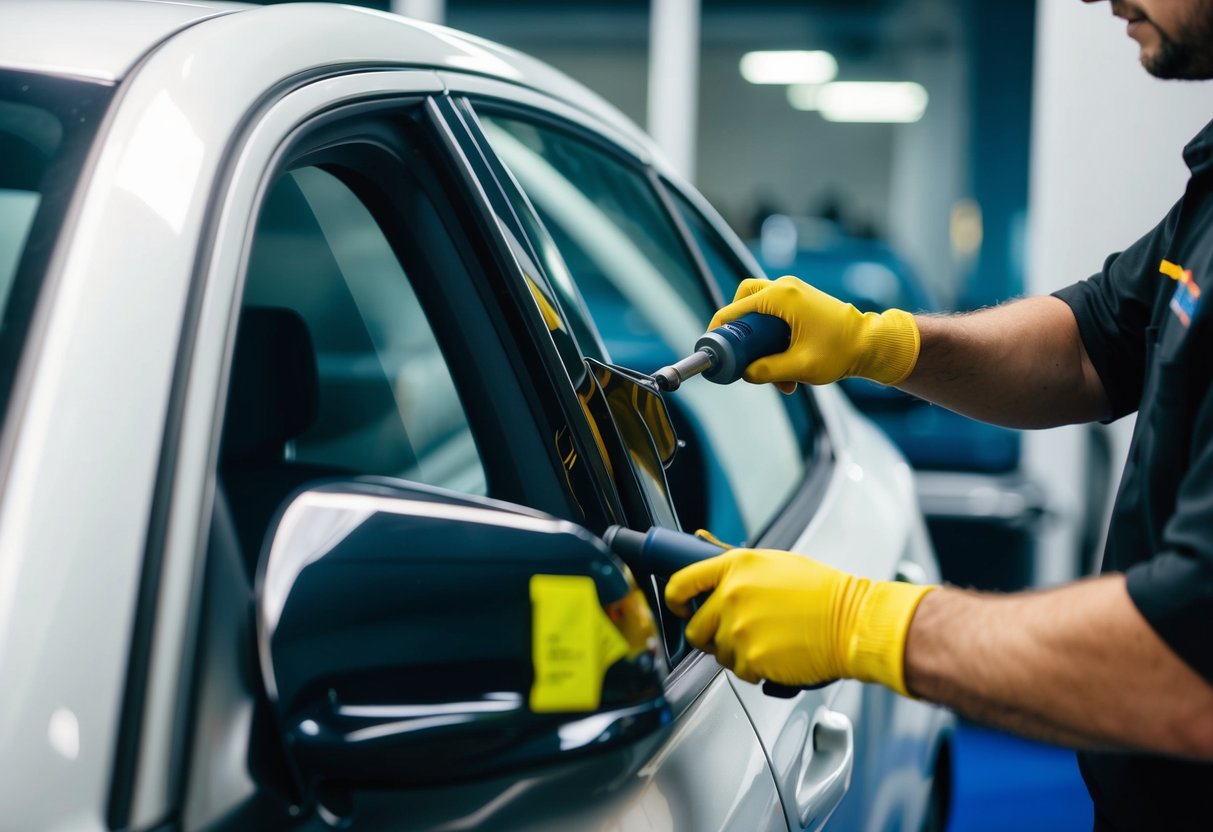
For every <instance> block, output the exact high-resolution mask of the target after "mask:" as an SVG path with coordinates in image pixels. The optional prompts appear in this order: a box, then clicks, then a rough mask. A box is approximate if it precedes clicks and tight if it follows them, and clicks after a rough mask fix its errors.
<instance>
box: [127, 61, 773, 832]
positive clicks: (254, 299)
mask: <svg viewBox="0 0 1213 832" xmlns="http://www.w3.org/2000/svg"><path fill="white" fill-rule="evenodd" d="M434 81H435V79H434V75H433V74H432V73H426V72H404V71H402V72H382V71H380V72H374V73H367V74H359V73H350V74H346V75H341V76H334V77H330V78H327V79H325V80H324V81H323V82H319V83H315V84H302V85H301V86H299V87H298V88H296V89H294V90H293V91H290V92H287V93H279V94H278V96H279V97H277V98H276V99H274V100H273V101H272V103H271V104H267V103H266V102H265V101H261V102H259V107H258V109H257V110H256V113H255V115H254V116H252V119H253V121H252V122H251V123H247V124H245V125H243V127H244V128H245V129H246V130H247V132H241V133H240V134H239V135H233V136H232V137H231V138H230V140H231V142H232V144H233V146H234V148H235V149H234V150H233V151H232V154H231V156H230V158H229V159H228V162H227V164H226V165H225V166H224V168H223V171H222V173H221V174H219V175H217V176H216V180H215V187H216V189H217V191H216V192H217V196H216V198H215V200H214V201H213V203H212V204H211V211H212V212H213V214H212V224H211V225H210V226H209V228H208V230H207V234H208V237H207V239H206V240H205V241H204V244H203V245H202V250H204V251H205V252H206V255H205V258H204V263H205V269H206V271H205V275H206V279H205V283H204V285H203V287H202V288H201V289H200V293H199V294H198V296H197V301H196V305H195V306H194V307H193V310H192V314H193V315H194V316H195V317H193V318H192V320H191V322H190V325H189V326H188V327H187V332H190V333H193V334H194V339H193V341H192V343H191V348H190V350H189V351H188V353H187V355H188V361H189V363H188V372H187V373H185V376H186V378H187V379H188V381H187V382H186V384H187V390H186V391H185V392H184V393H183V394H182V395H183V396H184V403H183V404H182V409H183V411H184V412H185V413H186V414H188V415H189V416H190V418H186V419H184V420H183V421H182V423H181V429H180V435H179V436H178V437H177V441H178V442H179V443H180V445H181V446H182V447H183V448H186V449H188V452H186V451H181V452H179V453H180V456H181V457H182V458H185V459H187V460H189V461H191V462H193V466H192V467H191V468H190V471H189V473H187V472H186V471H185V470H184V469H183V470H182V471H181V472H180V473H179V475H178V476H179V477H188V476H194V477H198V479H197V480H196V481H193V482H192V483H191V486H190V487H189V488H188V489H184V490H183V492H184V494H185V495H186V496H193V497H194V498H195V499H197V498H198V497H199V496H201V498H203V499H207V500H209V501H210V502H211V503H212V504H213V510H212V511H211V512H210V517H209V521H208V529H207V534H206V538H205V539H206V540H207V541H208V542H207V550H206V558H205V562H204V564H203V565H202V566H201V572H200V573H199V574H200V577H201V578H202V580H201V581H200V587H201V588H203V589H200V591H198V592H197V594H196V596H195V603H196V604H197V605H198V608H197V615H198V619H197V621H198V623H197V625H196V627H195V628H192V629H190V630H189V633H190V634H192V635H193V636H194V637H196V638H197V659H196V665H194V666H193V667H191V668H189V674H188V675H187V677H186V689H185V693H184V694H183V697H182V699H181V701H180V702H179V703H178V704H177V705H176V706H175V707H176V708H179V709H181V711H180V712H181V713H183V714H187V715H188V717H187V718H186V719H185V720H184V721H183V723H182V727H181V728H179V729H178V732H179V733H178V736H179V737H180V740H179V742H178V743H176V744H174V745H173V746H172V747H173V748H176V749H178V751H177V753H179V754H180V755H181V756H180V757H179V758H178V759H177V761H176V762H175V763H174V766H175V768H174V769H173V770H174V771H177V772H181V773H182V774H181V779H180V780H179V781H177V782H178V783H179V789H180V796H179V800H180V809H179V811H180V816H181V818H182V826H183V827H184V828H187V829H248V828H256V829H271V828H286V827H303V828H310V827H313V826H315V827H317V828H319V827H321V826H324V825H325V824H327V823H332V822H338V821H339V822H340V823H342V824H344V825H348V826H350V828H355V829H379V828H384V829H386V828H391V829H401V828H416V829H428V828H435V829H437V828H475V827H485V828H493V829H509V828H519V829H522V828H525V829H570V828H618V829H637V830H646V829H667V828H676V827H678V826H680V825H686V824H688V823H690V824H691V826H693V828H696V829H737V830H741V829H745V830H750V829H783V828H784V826H785V825H784V821H783V815H782V810H781V807H780V803H779V799H778V795H777V793H776V790H775V787H774V782H773V778H772V777H771V774H770V770H769V768H768V765H767V762H766V758H765V756H764V754H763V752H762V748H761V745H760V744H759V742H758V740H757V737H756V735H755V734H754V731H753V727H752V725H751V724H750V721H749V719H748V718H747V717H746V715H745V712H744V710H743V709H742V707H741V705H740V702H739V700H738V699H737V697H736V694H735V693H734V692H733V690H732V689H731V688H730V686H729V684H728V682H727V680H726V679H725V678H724V677H723V676H721V675H719V674H717V673H716V672H715V668H714V667H713V666H712V665H711V663H710V662H705V661H697V662H690V663H686V664H684V665H683V666H681V667H680V668H679V669H678V670H677V671H676V672H675V673H673V674H671V676H670V678H669V680H668V681H667V685H666V698H667V699H668V700H669V702H670V705H671V707H672V713H673V715H674V719H673V722H672V724H670V725H669V726H668V728H667V729H666V730H664V731H662V732H660V733H658V734H656V735H654V736H652V737H651V738H650V739H649V740H647V741H645V742H642V743H639V744H637V745H634V746H629V747H626V748H623V749H620V750H616V751H613V752H610V753H602V754H598V755H594V756H585V757H581V758H578V759H576V760H575V761H571V762H570V763H568V764H566V765H556V766H548V767H546V768H542V769H536V770H521V771H518V772H517V773H511V774H510V775H508V776H498V777H494V778H492V779H487V780H480V781H475V782H469V783H451V784H449V785H447V784H443V785H438V786H427V787H426V788H423V789H421V788H418V789H410V790H396V789H391V788H388V789H380V790H374V791H359V792H356V793H353V794H340V795H337V794H334V793H332V792H331V791H330V792H326V793H325V794H316V793H312V790H311V789H310V788H309V787H308V786H307V785H306V784H300V783H298V782H297V781H296V779H295V777H294V775H293V773H292V768H291V764H290V760H289V755H288V754H286V753H285V751H284V749H283V747H282V742H281V738H280V737H279V735H278V734H277V731H276V727H275V724H274V718H273V712H272V707H271V706H272V703H271V702H269V701H268V700H267V693H266V690H265V687H264V682H263V680H262V671H261V668H260V667H259V666H258V654H257V651H256V649H254V645H253V635H254V634H253V633H252V631H251V628H250V623H249V618H248V615H247V610H248V608H249V606H250V605H251V604H254V603H255V601H256V599H255V597H254V582H255V580H256V574H257V569H258V562H259V561H260V560H261V558H262V557H264V552H265V547H266V535H267V533H268V532H269V531H270V529H271V528H272V526H273V523H274V519H275V517H276V514H277V510H278V507H279V506H280V505H281V504H282V501H283V500H284V499H286V498H287V497H289V495H290V494H291V493H293V492H294V491H295V490H296V489H298V488H300V487H302V486H305V485H307V484H308V483H311V482H316V481H318V480H323V479H332V478H337V479H341V478H349V477H355V476H366V475H375V476H379V477H389V478H392V479H393V480H394V481H412V482H418V483H426V484H430V485H437V486H441V487H443V488H445V489H451V490H455V491H462V492H464V493H468V494H471V495H487V496H488V497H491V498H494V499H497V500H504V501H509V502H510V503H514V504H517V505H520V506H526V507H528V508H533V509H540V510H542V511H545V512H547V513H549V514H551V515H554V516H556V517H563V518H566V519H568V520H571V521H573V522H576V523H578V524H579V525H582V526H584V527H586V528H588V529H590V530H591V531H595V532H601V531H602V530H604V529H605V527H606V525H607V524H608V523H611V522H620V521H622V520H624V519H628V518H630V519H631V521H632V522H633V523H636V524H639V525H645V524H647V523H649V522H653V520H654V519H661V517H662V516H664V515H662V514H661V512H660V511H659V510H657V502H658V500H659V498H660V496H661V495H660V492H652V493H646V495H642V496H645V499H644V500H643V501H637V499H635V495H634V494H633V495H632V498H630V499H629V498H628V495H627V494H621V493H617V491H616V483H617V481H618V479H619V477H618V475H619V474H622V470H621V467H622V465H624V464H626V460H622V459H616V460H613V461H612V460H608V459H604V458H603V456H602V452H601V447H602V445H601V443H600V442H599V441H598V437H597V436H596V434H595V429H594V426H592V425H591V424H590V422H589V419H588V417H587V412H586V408H585V407H584V406H583V405H584V403H583V402H582V401H581V400H580V399H579V398H578V395H577V390H576V388H575V385H574V383H573V380H572V379H570V376H569V373H568V370H567V367H568V366H570V364H568V363H566V362H569V361H572V360H573V357H572V356H569V355H567V354H564V355H562V351H565V352H567V350H568V348H569V346H570V344H571V342H567V341H565V340H563V339H561V338H560V337H559V335H560V333H561V332H562V331H566V330H567V329H568V328H569V327H570V326H571V325H569V324H566V323H564V322H563V321H560V320H557V319H555V318H553V315H557V316H558V315H559V310H558V309H556V308H555V307H554V306H553V304H552V303H551V301H549V300H548V294H549V292H550V291H551V290H550V288H549V287H547V286H545V285H541V282H542V281H539V280H537V279H536V278H538V277H539V275H537V274H529V273H527V272H526V270H525V268H524V265H525V264H520V261H519V260H518V259H517V254H518V252H517V249H516V246H515V243H516V240H511V239H510V236H511V235H510V234H509V230H508V226H506V225H504V224H503V222H502V219H501V218H500V217H499V216H496V215H495V214H494V213H493V206H492V205H491V204H489V203H488V202H487V201H486V200H484V199H483V194H484V186H483V183H480V182H479V181H477V180H476V179H475V177H474V175H471V174H470V168H469V166H468V165H467V164H466V160H463V159H460V158H459V156H458V152H459V148H458V147H457V146H456V145H454V144H452V143H451V142H449V141H448V138H449V135H450V126H449V125H448V124H447V123H446V121H445V119H444V117H443V115H442V113H441V112H440V106H439V102H438V100H437V99H435V98H434V97H432V94H433V93H434V92H437V88H436V85H435V83H434ZM581 361H582V358H581V356H580V355H579V356H577V357H576V364H575V366H578V367H582V368H583V372H584V365H583V364H582V363H581ZM224 380H226V382H225V381H224ZM216 393H219V395H216ZM208 402H209V405H208ZM208 407H209V408H210V411H211V412H213V413H214V414H215V416H216V419H215V422H214V423H213V424H219V425H222V430H221V432H219V433H216V432H215V430H216V429H215V427H213V426H211V425H208V424H207V422H206V420H205V419H202V418H199V417H200V416H201V415H202V414H204V413H206V412H207V410H208ZM598 427H599V429H601V428H602V427H604V426H603V425H599V426H598ZM208 448H209V450H208ZM207 459H210V460H211V463H210V464H209V466H208V465H205V464H203V465H201V466H199V465H198V462H199V461H200V460H202V461H205V460H207ZM612 465H613V466H614V468H613V470H612V469H611V466H612ZM650 507H652V508H653V509H654V511H655V514H653V515H652V516H651V517H649V518H648V519H647V520H643V521H642V520H641V518H640V513H641V512H642V510H647V509H648V508H650ZM468 580H469V581H474V580H476V576H475V575H474V574H469V575H468ZM441 637H442V634H441V633H435V634H434V638H436V639H440V638H441ZM484 637H485V638H486V639H491V638H493V633H485V634H484ZM187 664H188V663H187ZM133 779H134V784H133V788H132V792H133V796H134V798H135V799H136V801H137V800H138V797H139V793H140V791H141V789H147V788H150V787H151V786H150V785H147V784H152V785H154V784H156V783H157V782H158V781H159V780H160V779H161V778H159V777H158V775H157V773H156V772H154V771H147V770H144V769H143V768H140V769H138V770H137V771H136V772H135V775H134V778H133ZM688 819H689V820H688Z"/></svg>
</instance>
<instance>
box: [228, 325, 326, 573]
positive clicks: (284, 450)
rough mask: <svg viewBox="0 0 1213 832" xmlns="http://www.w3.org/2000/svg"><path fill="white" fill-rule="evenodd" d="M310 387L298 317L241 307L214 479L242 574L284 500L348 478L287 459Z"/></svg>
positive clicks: (309, 407) (311, 368) (308, 345)
mask: <svg viewBox="0 0 1213 832" xmlns="http://www.w3.org/2000/svg"><path fill="white" fill-rule="evenodd" d="M318 386H319V384H318V378H317V371H316V354H315V351H314V350H313V348H312V339H311V335H310V334H309V333H308V329H307V325H306V324H305V323H304V322H303V319H302V318H301V317H300V316H299V314H298V313H296V312H295V311H294V310H291V309H285V308H281V307H257V306H253V307H245V308H244V309H243V310H242V311H241V313H240V326H239V329H238V330H237V332H236V348H235V353H234V356H233V359H232V373H231V382H230V383H229V386H228V398H227V411H226V415H225V417H224V422H223V436H222V440H221V445H220V452H219V478H220V483H221V485H222V487H223V490H224V491H225V493H226V495H227V499H228V502H229V504H230V506H231V513H232V519H233V521H234V523H235V527H236V534H237V537H238V538H239V541H240V545H241V548H242V550H243V552H244V557H245V561H246V564H247V566H248V568H249V574H250V575H251V574H252V571H253V570H254V568H255V566H256V562H257V558H258V557H259V556H260V553H261V548H262V545H263V543H264V541H265V537H266V533H267V531H268V529H269V525H270V521H271V520H272V519H273V518H274V516H275V515H276V513H277V511H278V509H279V508H280V507H281V505H282V503H283V502H284V501H285V500H286V498H287V497H288V496H289V495H290V494H291V493H292V492H294V491H295V490H296V489H298V488H299V487H300V486H302V485H304V484H305V483H308V482H310V481H312V480H316V479H324V478H328V477H333V476H340V475H342V474H347V475H348V473H349V472H348V471H345V470H343V469H340V468H336V467H333V466H329V465H318V464H315V463H304V462H299V461H296V460H292V459H291V458H290V454H289V452H288V451H289V443H290V442H291V440H293V439H294V438H295V437H297V436H299V435H300V434H302V433H303V432H304V431H306V430H307V429H308V427H310V426H311V424H312V423H313V422H314V421H315V419H316V413H317V409H318V393H317V391H318Z"/></svg>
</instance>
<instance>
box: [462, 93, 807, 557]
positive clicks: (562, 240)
mask: <svg viewBox="0 0 1213 832" xmlns="http://www.w3.org/2000/svg"><path fill="white" fill-rule="evenodd" d="M484 125H485V130H486V131H487V133H488V136H489V140H490V142H491V143H492V144H493V147H494V149H495V150H496V151H497V152H498V153H499V154H500V156H501V157H502V159H503V160H504V161H505V163H506V165H507V166H508V167H509V168H510V170H511V172H512V173H513V174H514V176H515V177H516V178H517V180H518V182H519V184H520V185H521V187H522V189H523V190H524V191H525V192H526V194H527V196H528V197H529V200H530V202H531V204H532V205H533V206H534V208H535V210H536V212H537V213H538V214H539V217H540V219H541V220H542V222H543V225H544V227H545V228H546V230H547V233H548V234H549V235H550V237H551V239H552V240H553V241H554V242H555V245H556V248H557V249H558V251H559V253H560V255H561V257H562V259H563V261H564V263H565V264H566V265H567V268H568V271H569V273H570V274H571V275H572V277H573V279H574V280H575V281H576V283H577V286H578V287H579V288H580V290H581V294H582V296H583V297H584V299H585V303H586V305H587V306H588V308H589V312H590V315H591V317H592V318H593V320H594V322H595V324H596V325H597V327H598V329H599V331H600V333H601V335H602V338H603V341H604V342H605V344H606V347H607V349H608V351H609V353H610V357H611V360H612V361H614V362H616V363H618V364H622V365H624V366H627V367H630V368H632V369H636V370H639V371H641V372H646V373H650V372H652V371H653V370H655V369H657V368H658V367H660V366H662V365H663V364H668V363H670V362H671V361H674V360H676V359H677V358H679V357H681V356H683V355H684V354H686V353H687V352H689V351H690V350H691V349H692V348H693V347H694V343H695V341H696V340H697V338H698V337H699V336H700V335H701V334H702V333H703V331H704V327H705V326H706V325H707V322H708V321H709V320H710V318H711V316H712V313H713V311H714V310H715V304H714V303H713V301H712V298H711V295H710V294H709V292H708V290H707V287H706V286H704V284H703V283H702V280H701V278H700V276H699V272H698V270H697V268H696V266H695V263H694V261H693V260H692V258H691V256H690V254H689V252H688V251H687V249H686V248H685V246H684V245H683V243H682V239H681V236H680V235H679V232H678V229H677V227H676V226H675V224H674V222H673V220H672V218H671V217H670V216H669V215H668V214H667V213H666V211H665V209H664V207H663V204H662V202H661V201H660V199H659V198H658V196H657V193H656V192H655V191H654V189H653V188H652V186H651V184H650V182H649V180H648V179H647V178H646V177H645V176H644V174H643V173H642V172H641V171H640V170H639V169H637V168H634V167H632V166H630V165H628V164H625V163H623V162H621V161H619V160H618V159H616V158H615V157H614V156H613V155H611V154H609V153H607V152H605V151H603V150H600V149H599V148H597V147H596V146H594V145H591V144H590V143H588V142H584V141H581V140H579V139H577V138H575V137H573V136H572V135H570V134H568V133H565V132H563V131H560V130H557V129H553V128H550V127H547V126H543V125H538V124H534V123H530V122H526V121H522V120H518V119H515V118H508V117H502V116H489V117H487V118H485V119H484ZM541 244H542V243H541ZM667 398H668V401H669V402H670V406H671V415H672V416H673V417H674V418H675V420H676V423H677V427H678V429H679V433H680V435H682V437H683V438H684V439H685V440H686V441H687V448H685V449H684V450H683V451H682V452H680V455H679V459H677V460H676V461H675V464H674V466H673V467H672V468H671V469H670V471H669V477H670V481H671V482H670V485H671V489H672V490H673V492H674V495H675V498H676V502H677V507H678V511H679V518H680V520H681V522H682V525H683V526H684V527H688V528H694V527H696V526H706V527H708V528H710V529H711V530H712V531H713V532H715V533H716V534H718V535H719V536H721V537H722V538H725V539H728V540H742V539H746V538H750V537H752V536H754V535H756V534H757V533H758V532H760V531H761V530H762V528H763V527H765V525H766V524H767V523H768V522H769V521H770V520H771V518H772V517H773V516H774V515H775V514H776V513H777V512H778V511H779V509H780V508H781V507H782V505H783V503H784V502H785V500H786V498H787V497H788V495H789V494H790V493H791V491H792V490H793V489H794V488H795V487H796V485H797V484H798V483H799V482H800V480H801V479H802V477H803V474H804V460H803V455H802V454H801V453H800V451H799V447H800V446H799V442H798V440H797V437H796V433H795V431H794V430H793V427H792V424H791V422H790V421H789V419H788V415H787V412H786V411H785V410H784V407H783V403H782V402H781V401H780V394H779V393H778V392H776V391H775V390H774V389H773V388H767V387H752V386H750V385H746V384H736V385H733V386H732V387H730V388H724V387H719V386H717V385H713V384H711V383H709V382H705V381H701V380H700V381H694V382H692V383H690V384H687V385H686V386H685V387H683V388H682V389H681V390H680V391H679V392H677V393H675V394H673V395H672V396H669V397H667Z"/></svg>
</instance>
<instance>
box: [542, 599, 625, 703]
mask: <svg viewBox="0 0 1213 832" xmlns="http://www.w3.org/2000/svg"><path fill="white" fill-rule="evenodd" d="M531 622H532V627H531V629H532V635H531V639H532V641H531V654H532V661H533V663H534V665H535V682H534V684H533V685H532V686H531V698H530V705H531V710H532V711H535V712H536V713H551V712H557V711H594V710H597V709H598V705H599V703H600V702H601V701H602V677H603V675H604V674H605V673H606V670H607V668H609V667H610V666H611V665H612V664H614V663H615V662H617V661H619V660H620V659H621V658H623V657H624V656H626V655H628V652H629V650H628V643H627V640H626V639H625V638H624V637H623V635H621V634H620V632H619V630H618V629H616V627H615V625H614V624H612V623H611V620H610V619H609V618H607V616H606V613H604V612H603V610H602V606H601V605H600V604H599V603H598V590H597V588H596V587H595V585H594V579H593V578H591V577H588V576H585V575H532V576H531Z"/></svg>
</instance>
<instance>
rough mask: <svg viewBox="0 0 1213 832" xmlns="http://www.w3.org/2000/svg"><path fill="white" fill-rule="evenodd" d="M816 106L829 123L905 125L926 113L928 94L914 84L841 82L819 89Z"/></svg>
mask: <svg viewBox="0 0 1213 832" xmlns="http://www.w3.org/2000/svg"><path fill="white" fill-rule="evenodd" d="M788 98H789V100H792V93H791V91H789V93H788ZM813 103H814V105H815V108H816V109H817V110H819V111H820V112H821V117H822V118H824V119H825V120H826V121H866V122H884V123H898V124H906V123H909V122H914V121H918V120H919V119H920V118H922V114H923V113H924V112H926V109H927V91H926V90H925V89H924V88H923V86H922V85H921V84H915V83H914V82H912V81H838V82H835V83H832V84H825V85H823V86H822V87H821V88H820V89H818V90H817V91H816V93H815V95H813ZM792 106H796V102H795V101H793V102H792Z"/></svg>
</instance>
